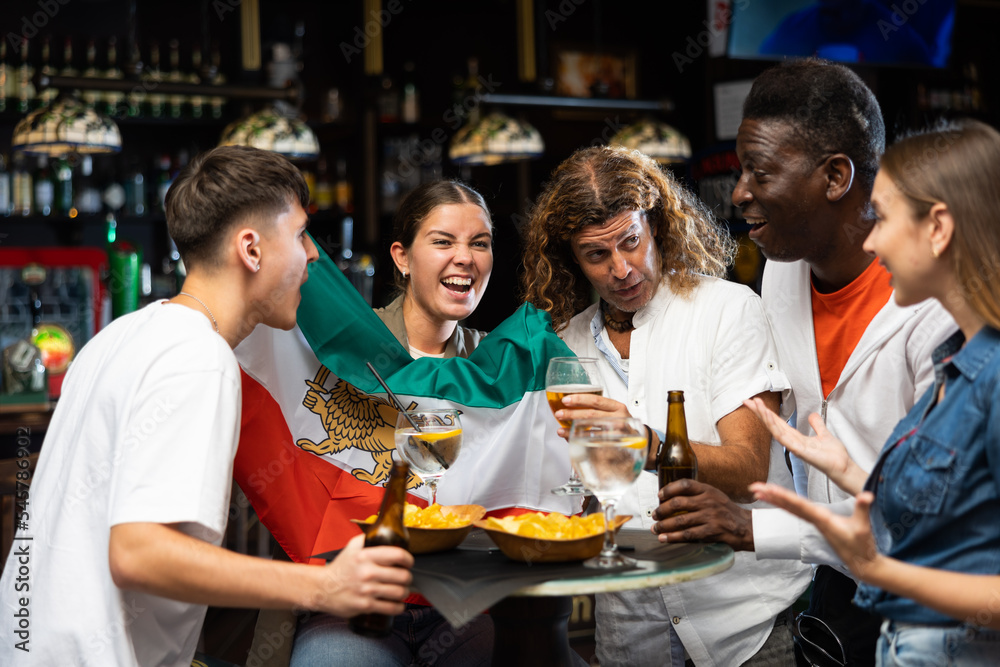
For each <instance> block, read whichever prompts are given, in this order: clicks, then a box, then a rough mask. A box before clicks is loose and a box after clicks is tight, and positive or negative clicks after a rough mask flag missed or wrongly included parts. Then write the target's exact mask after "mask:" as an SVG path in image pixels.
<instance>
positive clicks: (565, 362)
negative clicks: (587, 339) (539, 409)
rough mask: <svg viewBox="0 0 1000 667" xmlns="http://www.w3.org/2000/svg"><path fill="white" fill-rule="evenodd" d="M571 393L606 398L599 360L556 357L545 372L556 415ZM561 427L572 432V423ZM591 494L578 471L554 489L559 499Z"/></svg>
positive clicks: (563, 424)
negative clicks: (603, 396) (598, 366)
mask: <svg viewBox="0 0 1000 667" xmlns="http://www.w3.org/2000/svg"><path fill="white" fill-rule="evenodd" d="M570 394H595V395H597V396H602V395H603V394H604V387H603V386H602V384H601V375H600V373H599V371H598V370H597V359H594V358H592V357H553V358H552V359H549V366H548V368H547V369H546V372H545V396H546V398H548V401H549V407H550V408H552V413H553V414H555V412H556V411H557V410H562V409H563V408H564V407H565V406H564V405H563V402H562V401H563V398H564V397H566V396H568V395H570ZM559 424H560V425H561V426H562V427H563V428H565V429H568V428H569V427H570V422H569V421H565V420H559ZM586 492H587V489H586V488H584V486H583V484H581V483H580V475H579V474H578V473H577V471H576V468H575V467H574V468H573V471H572V472H571V473H570V476H569V481H567V482H566V483H565V484H563V485H562V486H557V487H556V488H554V489H552V493H554V494H555V495H557V496H582V495H584V494H585V493H586Z"/></svg>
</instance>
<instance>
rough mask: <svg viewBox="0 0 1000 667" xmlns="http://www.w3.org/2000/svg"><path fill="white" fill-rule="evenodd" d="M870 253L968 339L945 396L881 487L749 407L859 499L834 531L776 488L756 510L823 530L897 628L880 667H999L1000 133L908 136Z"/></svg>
mask: <svg viewBox="0 0 1000 667" xmlns="http://www.w3.org/2000/svg"><path fill="white" fill-rule="evenodd" d="M872 204H873V207H874V210H875V213H876V220H875V225H874V227H873V228H872V231H871V233H870V234H869V236H868V239H867V240H866V241H865V249H866V250H867V251H869V252H872V253H874V254H876V255H878V258H879V261H880V262H881V263H882V264H883V265H885V267H886V268H887V269H888V270H889V271H890V273H891V274H892V285H893V287H894V288H895V298H896V301H897V303H899V304H900V305H903V306H905V305H911V304H915V303H918V302H920V301H922V300H924V299H927V298H931V297H933V298H935V299H937V300H938V301H940V302H941V304H942V306H944V308H945V309H947V310H948V312H949V313H950V314H951V315H952V317H954V319H955V321H956V322H957V323H958V325H959V331H958V332H956V333H955V334H954V335H953V336H952V337H951V338H949V339H948V340H946V341H945V342H944V343H942V344H941V345H940V346H939V347H938V348H937V349H936V350H935V352H934V355H933V360H934V366H935V382H934V386H933V387H932V388H930V389H928V391H927V393H926V394H924V396H923V397H922V398H921V399H920V401H919V402H918V403H917V404H916V405H915V406H914V407H913V409H912V410H910V412H909V413H908V414H907V415H906V417H904V418H903V420H902V421H901V422H900V423H899V424H898V425H897V426H896V429H895V431H894V432H893V434H892V436H891V437H890V438H889V441H888V442H887V443H886V445H885V447H884V448H883V450H882V455H881V457H880V458H879V461H878V463H877V464H876V466H875V468H874V470H873V471H872V473H871V475H870V476H868V475H866V474H865V473H864V472H863V471H862V470H861V469H860V468H859V467H858V466H857V465H856V464H855V463H854V462H853V461H852V460H851V459H850V457H848V455H847V453H846V450H845V449H844V447H843V445H842V444H841V443H840V442H839V441H838V440H837V439H836V438H834V437H833V436H832V435H830V433H829V432H828V431H827V430H826V429H825V428H824V427H823V423H822V420H821V419H820V418H819V417H818V415H812V416H810V418H809V421H810V424H811V425H812V427H813V429H814V430H815V431H816V435H815V436H814V437H806V436H803V435H802V434H801V433H799V432H798V431H796V430H795V429H792V428H791V427H789V426H788V425H787V424H785V423H784V422H782V421H781V420H780V419H779V418H778V417H777V416H776V415H775V414H774V413H772V412H769V411H767V410H766V409H765V408H764V406H763V404H758V405H753V406H750V407H752V409H754V411H755V412H757V414H758V416H760V418H761V419H762V420H763V421H764V423H765V424H766V425H767V426H768V427H769V429H770V430H771V432H772V434H774V436H775V437H776V438H777V439H778V440H779V441H780V442H781V443H782V444H784V445H785V446H786V447H787V448H788V449H789V450H790V451H791V452H793V453H794V454H796V455H798V456H800V457H802V458H803V459H805V460H806V461H808V462H809V463H811V464H813V465H815V466H816V467H818V468H820V469H822V470H823V471H824V472H826V473H827V474H828V475H829V477H830V479H832V480H833V481H834V482H836V483H837V485H838V486H840V487H841V488H843V489H844V490H845V491H848V492H850V493H855V494H858V496H857V505H856V507H855V510H854V514H853V515H852V516H849V517H843V516H838V515H836V514H833V513H832V512H830V511H829V510H828V509H826V508H823V507H820V506H818V505H814V504H812V503H810V502H809V501H807V500H805V499H804V498H800V497H798V496H796V495H794V494H793V493H790V492H788V491H786V490H785V489H783V488H780V487H774V486H772V485H763V484H758V485H754V486H753V487H752V488H753V489H754V491H755V492H756V493H757V495H758V497H759V498H761V499H763V500H765V501H767V502H770V503H773V504H775V505H778V506H781V507H784V508H785V509H788V510H790V511H792V512H793V513H795V514H797V515H799V516H801V517H802V518H804V519H806V520H809V521H811V522H812V523H814V524H816V526H817V527H818V528H819V529H820V530H821V531H822V532H823V534H824V535H825V536H826V538H827V540H828V541H829V542H830V544H831V546H833V547H834V549H836V551H837V553H838V554H839V556H840V557H841V558H842V559H843V561H844V564H845V565H847V566H848V567H849V568H850V569H851V571H852V572H853V573H854V575H855V576H857V577H858V579H860V580H861V581H862V582H863V583H862V584H861V586H859V588H858V592H857V595H856V596H855V599H854V601H855V603H856V604H858V605H859V606H861V607H864V608H867V609H869V610H870V611H872V612H875V613H878V614H880V615H882V616H883V617H884V618H885V619H886V620H885V622H884V623H883V625H882V634H881V638H880V639H879V643H878V649H877V656H876V661H877V662H876V664H877V665H883V666H888V665H907V666H909V665H995V664H998V663H1000V518H998V517H1000V279H998V273H1000V219H998V216H1000V133H998V132H997V131H996V130H994V129H993V128H991V127H989V126H988V125H985V124H983V123H980V122H978V121H964V122H961V123H958V124H952V125H949V126H947V127H945V128H944V129H940V130H935V131H929V132H925V133H922V134H919V135H914V136H910V137H907V138H905V139H903V140H901V141H900V142H898V143H897V144H895V145H894V146H893V147H891V148H890V149H888V150H887V151H886V153H885V155H884V156H883V158H882V161H881V169H880V171H879V173H878V176H877V177H876V179H875V187H874V190H873V192H872Z"/></svg>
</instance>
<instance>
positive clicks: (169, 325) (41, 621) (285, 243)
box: [0, 147, 413, 666]
mask: <svg viewBox="0 0 1000 667" xmlns="http://www.w3.org/2000/svg"><path fill="white" fill-rule="evenodd" d="M308 200H309V194H308V189H307V188H306V185H305V182H304V180H303V179H302V176H301V174H300V173H299V171H298V170H297V169H296V168H295V167H294V166H293V165H292V164H291V163H289V162H288V161H287V160H286V159H285V158H283V157H280V156H278V155H276V154H274V153H269V152H266V151H260V150H257V149H252V148H244V147H224V148H217V149H214V150H212V151H209V152H208V153H206V154H203V155H201V156H199V157H198V158H196V159H195V160H194V161H193V162H192V163H191V164H190V165H189V166H188V167H187V168H186V169H185V170H184V171H183V172H181V174H180V175H179V176H178V178H177V180H176V181H175V182H174V184H173V186H172V187H171V189H170V190H169V192H168V194H167V199H166V209H167V225H168V229H169V232H170V235H171V236H172V238H173V239H174V241H175V242H176V243H177V247H178V249H179V250H180V253H181V257H182V259H183V260H184V263H185V265H186V267H187V269H188V275H187V278H186V280H185V282H184V286H183V288H182V290H181V292H180V294H178V295H177V296H176V297H174V298H173V299H170V300H168V301H159V302H156V303H153V304H150V305H149V306H147V307H146V308H143V309H142V310H140V311H138V312H136V313H132V314H130V315H126V316H124V317H121V318H119V319H117V320H115V321H114V322H112V323H111V324H110V325H109V326H108V327H106V328H105V329H104V330H103V331H101V332H100V333H99V334H98V335H97V336H95V337H94V338H93V340H91V341H90V342H89V343H87V345H85V346H84V347H83V349H82V350H81V351H80V353H79V355H78V356H77V358H76V359H75V360H74V362H73V364H72V366H71V368H70V370H69V372H68V374H67V376H66V381H65V383H64V385H63V392H62V398H61V399H60V401H59V405H58V406H57V408H56V411H55V413H54V415H53V418H52V422H51V425H50V427H49V430H48V432H47V434H46V438H45V441H44V444H43V446H42V451H41V457H40V459H39V463H38V468H37V470H36V472H35V476H34V479H33V480H32V483H31V487H30V503H31V504H30V511H29V516H30V519H28V520H25V521H24V524H26V527H22V528H21V530H19V532H18V535H17V536H16V538H15V547H14V548H13V549H12V551H11V556H10V558H9V559H8V561H7V564H6V566H5V568H4V573H3V578H2V579H0V616H2V620H0V636H2V637H3V640H2V641H0V664H3V665H20V664H37V665H70V664H109V665H185V666H186V665H190V663H191V659H192V657H193V655H194V652H195V645H196V643H197V640H198V635H199V633H200V630H201V625H202V622H203V620H204V617H205V610H206V606H207V605H209V604H212V605H219V606H229V607H265V608H310V609H317V610H322V611H325V612H329V613H332V614H337V615H340V616H353V615H356V614H359V613H366V612H377V613H385V614H395V613H399V612H401V611H402V610H403V605H402V600H403V599H404V598H405V597H406V595H407V594H408V590H407V587H408V585H409V583H410V580H411V578H410V572H409V570H408V568H409V567H410V566H411V565H412V562H413V559H412V557H411V556H410V555H409V554H408V553H407V552H405V551H404V550H402V549H397V548H394V547H376V548H372V549H364V550H362V548H361V547H362V544H363V542H362V540H363V538H362V536H359V537H358V538H356V539H354V540H352V541H351V542H350V543H349V544H348V546H347V547H346V548H345V549H344V550H343V552H342V553H341V555H340V556H339V557H338V558H337V559H336V560H334V561H333V562H332V563H331V564H329V565H328V566H326V567H312V566H307V565H296V564H292V563H281V562H273V561H268V560H264V559H260V558H254V557H251V556H244V555H240V554H236V553H233V552H230V551H227V550H225V549H223V548H221V547H220V546H219V544H220V543H221V541H222V536H223V533H224V531H225V526H226V519H227V514H228V508H229V496H230V485H231V478H232V465H233V456H234V455H235V450H236V444H237V442H238V439H239V424H240V370H239V366H238V364H237V362H236V358H235V356H234V355H233V352H232V349H233V348H234V347H235V346H236V345H237V344H238V343H239V342H240V341H241V340H242V339H243V338H244V337H245V336H247V335H248V334H249V333H250V332H251V331H252V330H253V328H254V327H255V326H256V325H258V324H264V325H267V326H272V327H276V328H280V329H290V328H291V327H292V326H294V324H295V314H296V309H297V307H298V305H299V300H300V295H299V288H300V287H301V285H302V283H304V282H305V280H306V278H307V276H308V269H307V266H308V264H309V263H310V262H312V261H314V260H315V259H316V258H317V250H316V247H315V245H313V243H312V241H311V240H310V238H309V236H308V235H307V234H306V231H305V230H306V226H307V224H308V219H307V217H306V214H305V211H304V207H305V205H306V204H307V203H308ZM22 566H23V567H22ZM25 570H26V571H27V572H26V573H25ZM22 610H27V614H24V613H21V615H20V616H19V615H18V614H19V613H20V612H22ZM25 617H27V620H23V619H25Z"/></svg>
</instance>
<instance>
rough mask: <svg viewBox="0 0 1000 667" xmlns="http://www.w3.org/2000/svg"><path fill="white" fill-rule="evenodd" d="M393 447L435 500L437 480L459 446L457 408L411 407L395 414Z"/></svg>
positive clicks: (456, 456)
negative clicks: (420, 408) (407, 410)
mask: <svg viewBox="0 0 1000 667" xmlns="http://www.w3.org/2000/svg"><path fill="white" fill-rule="evenodd" d="M395 438H396V451H397V452H399V455H400V456H402V457H403V460H404V461H406V462H407V463H409V464H410V467H411V468H413V471H414V472H416V473H417V475H419V476H420V479H422V480H423V481H424V483H425V484H426V485H427V488H428V489H430V491H431V505H433V504H435V503H437V485H438V480H439V479H441V477H442V476H444V473H445V471H447V470H448V469H449V468H450V467H452V466H453V465H455V459H457V458H458V454H459V452H461V450H462V422H461V421H460V420H459V419H458V411H457V410H414V411H409V412H400V413H399V414H398V415H397V416H396V435H395Z"/></svg>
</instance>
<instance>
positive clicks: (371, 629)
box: [349, 461, 410, 637]
mask: <svg viewBox="0 0 1000 667" xmlns="http://www.w3.org/2000/svg"><path fill="white" fill-rule="evenodd" d="M409 474H410V466H409V464H407V463H406V462H403V461H393V463H392V471H391V472H390V473H389V481H388V482H386V484H385V495H384V496H382V506H381V507H379V510H378V518H376V519H375V523H374V524H373V525H372V527H371V528H369V529H368V533H367V534H366V535H365V546H366V547H378V546H391V547H402V548H403V549H406V548H407V547H409V546H410V533H409V532H408V531H407V530H406V524H404V523H403V508H404V507H405V505H406V478H407V477H408V476H409ZM349 623H350V626H351V630H353V631H354V632H356V633H358V634H359V635H364V636H365V637H387V636H388V635H389V632H390V630H391V629H392V617H390V616H386V615H385V614H361V615H359V616H355V617H353V618H352V619H351V620H350V622H349Z"/></svg>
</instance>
